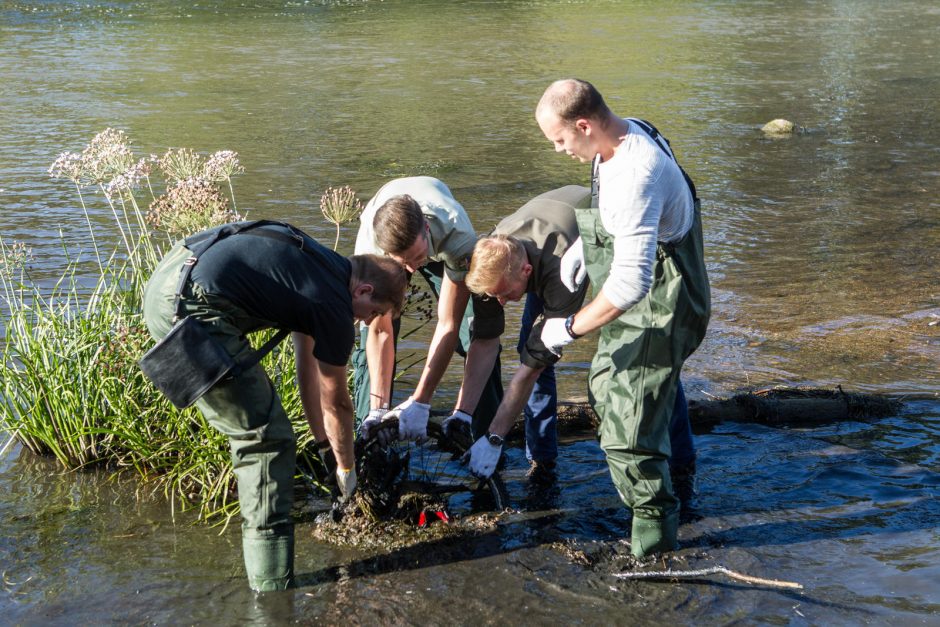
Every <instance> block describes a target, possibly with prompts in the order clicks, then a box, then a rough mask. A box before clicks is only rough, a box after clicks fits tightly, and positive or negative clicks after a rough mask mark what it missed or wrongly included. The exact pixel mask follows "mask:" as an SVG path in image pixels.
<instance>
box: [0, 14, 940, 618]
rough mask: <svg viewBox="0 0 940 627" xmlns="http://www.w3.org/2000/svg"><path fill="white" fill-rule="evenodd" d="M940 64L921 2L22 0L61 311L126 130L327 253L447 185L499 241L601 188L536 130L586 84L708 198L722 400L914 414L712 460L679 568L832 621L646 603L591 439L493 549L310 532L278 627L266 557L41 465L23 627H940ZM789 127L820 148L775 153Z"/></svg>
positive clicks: (711, 604)
mask: <svg viewBox="0 0 940 627" xmlns="http://www.w3.org/2000/svg"><path fill="white" fill-rule="evenodd" d="M938 33H940V8H938V7H937V5H936V4H935V3H932V2H927V1H924V2H919V1H914V0H897V1H895V2H891V3H885V2H877V1H874V0H872V1H865V0H853V1H841V2H840V1H836V0H828V1H826V0H823V1H816V2H809V1H793V2H775V1H769V0H768V1H763V2H748V3H739V2H731V1H726V2H719V1H715V2H678V1H666V2H651V1H650V2H642V1H641V2H613V1H603V0H600V1H593V2H589V1H586V0H585V1H578V0H571V1H567V2H562V1H552V0H542V1H534V0H533V1H525V0H520V1H509V0H507V1H502V2H501V1H497V0H494V1H486V2H485V1H482V0H481V1H477V2H460V3H457V2H448V1H431V0H426V1H425V0H415V1H410V2H409V1H405V0H390V1H386V2H368V1H356V0H348V1H336V2H325V1H323V2H283V1H282V2H275V1H266V0H259V1H256V2H222V1H211V0H210V1H207V2H200V3H198V4H191V3H181V2H168V1H166V0H156V1H154V2H98V1H95V0H92V1H90V2H88V1H83V2H70V1H63V2H10V1H5V0H0V43H2V45H0V233H2V237H3V240H4V242H12V241H22V242H25V243H26V244H27V245H29V246H30V247H31V248H32V252H33V256H34V261H33V268H32V272H33V275H34V276H35V277H37V278H39V279H40V280H52V279H54V278H55V277H57V276H58V274H59V273H60V272H61V271H62V269H63V268H64V264H65V261H64V254H63V248H62V244H63V242H62V240H64V243H65V245H66V246H67V247H68V249H69V250H70V251H71V254H73V255H75V254H79V252H80V251H83V252H82V253H81V254H84V255H85V256H86V258H88V255H90V242H89V238H88V235H87V233H88V229H87V227H86V226H85V223H84V217H83V215H82V212H81V208H80V205H78V203H77V196H76V195H75V193H74V190H73V189H70V188H69V186H68V185H66V184H64V183H63V182H62V181H53V180H50V179H49V178H48V177H47V175H46V169H47V168H48V166H49V165H50V164H51V163H52V161H53V160H54V159H55V157H56V156H57V155H58V153H59V152H61V151H64V150H73V151H80V150H81V149H82V148H83V146H84V145H85V143H87V142H88V141H89V140H90V139H91V137H93V136H94V135H95V134H96V133H97V132H99V131H101V130H103V129H104V128H106V127H109V126H110V127H115V128H120V129H122V130H124V131H125V132H127V134H128V135H129V136H130V137H131V138H132V140H133V141H134V145H135V147H136V148H137V149H138V151H139V152H140V153H141V154H147V153H151V152H152V153H157V154H162V153H163V152H165V151H166V149H167V148H169V147H189V148H193V149H195V150H198V151H200V152H203V153H204V154H205V153H209V152H212V151H215V150H220V149H232V150H236V151H238V152H239V155H240V158H241V161H242V163H243V164H244V165H245V167H246V169H247V172H246V173H245V174H244V175H242V176H240V177H238V178H236V179H235V192H236V198H237V200H238V207H239V209H240V210H242V211H243V212H244V211H246V210H247V211H248V212H249V216H250V217H271V218H280V219H286V220H288V221H291V222H293V223H295V224H297V225H298V226H300V227H302V228H304V229H306V230H308V231H309V232H311V233H312V234H315V235H317V236H321V237H323V238H324V239H325V240H329V241H332V227H329V228H328V225H326V224H325V223H324V221H323V220H322V218H321V217H320V214H319V202H318V201H319V197H320V194H321V193H322V192H323V190H324V189H325V188H326V187H327V186H330V185H333V186H338V185H346V184H348V185H351V186H352V187H353V188H354V189H355V190H356V191H357V192H359V194H360V196H361V197H362V198H363V200H365V199H367V198H368V197H369V196H370V195H371V194H372V193H374V192H375V191H376V190H377V189H378V188H379V187H380V186H381V185H382V184H383V183H384V182H385V181H387V180H388V179H389V178H393V177H397V176H407V175H414V174H429V175H433V176H437V177H439V178H441V179H443V180H444V181H445V182H446V183H448V185H450V186H451V188H452V189H453V190H454V193H455V195H456V196H457V198H458V200H460V201H461V202H462V203H463V204H464V206H465V207H466V208H467V209H468V211H469V212H470V215H471V219H472V220H473V222H474V225H475V227H476V228H477V230H478V231H481V232H482V231H486V230H487V229H488V228H490V227H491V226H493V225H494V224H495V223H496V222H497V221H498V220H499V218H500V217H501V216H503V215H505V214H506V213H508V212H510V211H512V210H514V209H515V208H517V207H519V206H520V205H522V204H523V203H524V202H525V201H526V200H528V199H529V198H531V197H532V196H534V195H536V194H538V193H541V192H543V191H545V190H547V189H550V188H553V187H557V186H560V185H564V184H569V183H581V184H585V183H586V182H587V178H588V176H587V175H588V173H587V170H586V167H585V166H583V165H577V164H575V163H574V162H572V161H570V160H567V159H566V158H564V157H562V156H559V155H556V154H555V153H554V152H553V151H552V150H551V146H550V144H549V143H548V142H547V141H546V140H545V139H544V138H543V137H541V135H540V133H539V130H538V127H537V126H536V124H535V122H534V119H533V108H534V106H535V103H536V101H537V100H538V97H539V96H540V95H541V92H542V90H543V89H544V88H545V86H546V85H547V84H548V83H549V82H550V81H551V80H554V79H556V78H560V77H565V76H572V75H575V76H580V77H583V78H586V79H588V80H591V81H592V82H594V83H595V84H596V85H597V86H598V87H599V88H600V89H601V91H602V92H603V93H604V94H605V96H606V97H607V99H608V102H609V104H610V105H611V107H612V108H613V109H614V110H615V111H617V112H618V113H621V114H622V115H634V116H638V117H643V118H646V119H649V120H651V121H653V122H654V123H655V124H656V125H657V126H659V128H660V129H661V130H662V131H663V133H664V134H665V135H666V136H667V137H669V138H670V139H671V140H672V142H673V147H674V148H675V150H676V153H677V155H678V157H679V159H680V161H681V162H682V163H683V165H684V166H685V168H686V169H687V171H688V172H689V173H690V174H691V175H692V177H693V178H694V179H695V181H696V183H697V185H698V188H699V194H700V196H701V197H702V198H703V214H704V229H705V239H706V255H707V260H708V264H709V271H710V275H711V279H712V286H713V295H714V315H713V321H712V324H711V327H710V329H709V333H708V336H707V338H706V340H705V342H704V344H703V345H702V347H701V348H700V349H699V351H698V352H697V353H696V354H695V355H694V356H693V358H692V359H691V360H690V361H689V363H688V365H687V367H686V370H685V380H686V386H687V388H686V389H687V393H688V394H689V396H690V397H691V398H702V397H706V396H709V395H716V396H725V395H728V394H731V393H733V392H736V391H740V390H747V389H755V388H758V387H762V386H767V385H776V384H782V385H808V386H814V387H834V386H836V385H841V386H843V387H844V388H845V389H847V390H853V391H861V392H868V393H877V394H889V395H897V396H903V397H904V398H906V399H907V401H906V403H905V405H904V409H903V411H902V412H901V413H900V414H899V415H897V416H895V417H891V418H887V419H881V420H877V421H853V422H842V423H839V424H833V425H830V426H823V427H817V428H813V429H797V428H791V429H775V428H768V427H762V426H756V425H746V424H724V425H720V426H718V427H716V428H714V429H713V430H712V431H711V432H710V433H703V434H699V435H698V437H697V444H698V447H699V472H698V477H697V489H698V496H697V498H696V500H695V510H696V514H697V516H695V517H693V518H692V519H690V520H688V521H687V522H686V524H684V525H683V526H682V527H681V529H680V540H681V542H682V549H681V551H679V552H678V553H677V555H676V557H674V558H673V559H674V560H675V562H674V563H672V565H673V566H676V567H677V568H707V567H710V566H716V565H724V566H726V567H728V568H732V569H734V570H737V571H740V572H744V573H747V574H750V575H754V576H758V577H769V578H776V579H783V580H789V581H796V582H800V583H802V584H803V585H804V589H803V590H802V591H781V590H773V589H769V588H766V587H760V586H750V585H748V584H746V583H741V582H735V581H733V580H730V579H728V578H725V577H722V576H720V575H716V576H712V577H710V578H707V579H701V580H698V581H696V582H682V583H664V582H625V581H621V580H618V579H616V578H615V577H613V574H614V573H615V572H617V571H618V570H620V569H621V568H623V567H625V565H627V564H628V560H626V558H625V557H624V555H625V550H624V549H623V546H622V545H621V544H620V543H619V542H618V540H619V538H622V537H623V536H624V534H625V533H628V530H629V521H628V517H627V515H626V514H625V512H624V510H623V508H622V507H621V506H620V505H619V502H618V499H617V496H616V493H615V492H614V490H613V488H612V487H611V485H610V481H609V478H608V476H607V473H606V467H605V464H604V462H603V456H602V454H601V452H600V450H599V449H598V447H597V445H596V443H595V442H594V441H593V440H591V439H587V440H584V439H575V440H573V441H571V442H568V443H567V444H566V445H565V446H564V447H563V450H562V455H561V468H560V480H559V483H558V485H557V486H556V488H555V489H551V490H548V491H545V490H533V489H532V488H531V487H530V486H529V485H528V484H527V483H526V481H525V479H524V477H523V469H524V465H525V464H524V456H523V455H522V452H521V451H520V450H518V449H513V450H511V451H510V455H509V464H508V466H507V471H506V476H507V480H508V485H509V491H510V496H511V497H512V499H513V506H514V510H513V511H514V513H511V514H505V515H504V516H503V517H502V518H501V519H500V522H499V524H498V525H497V526H496V527H495V528H494V529H493V530H491V531H490V532H487V533H484V534H482V535H480V536H478V537H474V538H471V539H467V540H465V541H463V542H461V543H457V544H454V543H449V544H448V543H443V542H441V543H430V544H425V545H419V546H418V547H414V548H411V549H401V550H397V551H393V552H392V553H391V554H386V553H380V552H367V551H355V550H351V549H342V548H338V547H335V546H332V545H329V544H326V543H322V542H317V541H315V540H313V539H312V534H311V533H310V531H309V527H307V528H306V529H305V525H300V526H299V527H298V550H297V553H298V557H297V569H296V570H297V572H298V573H299V581H300V584H301V585H300V587H299V588H298V589H296V590H294V591H291V592H287V593H284V594H274V595H266V596H262V597H255V596H254V595H252V594H251V593H250V592H249V591H248V589H247V586H246V585H245V583H244V579H243V571H242V566H241V563H240V560H241V557H240V550H239V546H240V541H239V534H238V531H237V529H235V526H233V527H232V528H229V529H226V530H225V531H223V532H222V533H220V532H219V530H218V529H211V528H206V527H203V526H199V525H192V524H190V523H191V522H192V521H191V520H190V519H188V518H187V517H186V516H181V515H179V514H178V513H177V515H176V517H175V518H174V516H173V512H172V510H171V508H170V505H169V504H168V503H167V502H166V501H165V500H164V499H162V498H161V496H160V495H151V494H148V492H147V486H146V484H141V483H140V482H139V481H138V480H137V479H135V478H133V477H126V476H115V475H114V474H113V473H109V472H106V471H88V472H73V473H61V472H60V470H59V469H58V468H57V467H56V466H55V465H54V463H53V462H51V461H49V460H44V459H36V458H34V457H33V456H31V455H29V454H28V453H25V452H23V451H21V450H20V449H19V448H18V447H16V446H14V447H11V449H10V450H8V451H7V452H6V453H5V454H4V456H3V457H2V458H0V570H2V588H0V623H13V624H81V623H112V622H120V623H193V624H195V623H257V624H260V623H273V624H276V623H287V622H299V623H313V622H319V621H328V622H339V621H350V622H352V623H375V622H378V621H383V622H390V623H419V622H421V623H424V622H426V623H431V624H440V623H445V622H446V623H451V622H455V623H468V624H469V623H474V624H477V623H487V624H497V623H506V622H510V621H511V622H518V623H531V624H541V623H549V622H551V623H559V622H566V623H575V624H598V623H601V624H634V623H653V622H655V623H662V622H675V623H680V624H690V623H696V624H727V623H745V624H754V623H769V624H857V623H861V622H865V623H892V624H940V587H938V586H937V581H940V549H938V540H940V504H938V501H937V494H938V489H940V420H938V419H940V398H938V395H940V374H938V371H940V369H938V364H940V325H937V324H936V321H937V320H938V319H940V281H938V278H940V272H938V250H940V203H938V201H937V197H938V192H940V109H938V107H937V105H936V99H937V95H938V93H940V71H938V68H940V53H938V50H940V35H938ZM778 117H783V118H787V119H790V120H792V121H793V122H795V123H797V124H798V125H800V126H801V127H802V132H800V133H798V134H795V135H793V136H791V137H787V138H783V139H771V138H768V137H765V136H764V135H763V134H762V133H761V132H760V128H761V126H762V125H763V124H764V123H765V122H767V121H769V120H771V119H774V118H778ZM90 200H91V202H90V203H89V207H90V210H91V211H92V219H93V220H94V221H95V222H96V223H97V224H98V225H99V227H100V228H98V229H97V233H96V234H97V235H98V237H99V240H100V239H101V238H103V239H104V240H106V241H107V240H108V238H111V239H110V241H111V242H112V243H116V241H117V233H112V232H111V230H110V224H111V221H110V214H109V213H108V210H107V208H106V205H104V203H103V202H101V198H100V197H97V198H96V197H92V198H91V199H90ZM354 236H355V228H354V227H349V228H345V229H344V230H343V232H342V239H341V243H340V249H341V250H343V251H344V252H351V248H352V244H353V241H354ZM515 314H516V315H517V314H518V312H515ZM423 342H426V335H425V336H422V335H421V334H418V335H417V336H415V339H413V340H412V341H411V344H410V347H411V348H413V349H417V350H420V349H421V348H422V345H423V344H422V343H423ZM507 344H508V345H509V346H508V347H507V350H510V349H511V343H509V342H507ZM585 344H587V343H585ZM509 354H510V355H511V353H509ZM590 357H591V352H590V346H589V345H582V346H577V345H576V346H575V347H574V349H573V350H571V351H569V354H567V355H566V360H565V361H564V362H563V363H562V364H561V365H560V371H561V373H562V376H561V377H560V381H561V392H562V396H564V397H580V396H583V395H584V394H585V389H584V385H585V376H586V368H587V362H588V361H589V360H590ZM506 361H507V362H508V363H509V364H510V366H511V364H512V359H511V358H510V357H507V359H506ZM415 374H416V373H408V374H406V375H405V377H404V379H405V381H404V383H403V384H402V385H401V386H400V393H402V394H405V393H407V390H408V388H409V384H412V385H413V383H414V377H415ZM458 375H459V371H458V370H457V366H456V364H455V365H454V369H453V370H452V371H451V373H450V375H449V376H448V378H447V380H446V381H445V382H444V386H443V389H442V391H441V393H440V394H438V397H437V399H439V400H437V401H436V402H437V403H438V404H439V405H440V407H439V408H441V409H444V408H446V406H447V403H448V402H450V399H452V397H453V394H454V391H455V386H456V383H455V381H456V377H457V376H458ZM510 375H511V367H509V368H507V370H506V377H507V378H508V377H509V376H510ZM5 440H6V438H4V441H5ZM560 547H561V548H560ZM564 547H567V549H568V550H565V549H564ZM574 552H578V554H580V555H582V556H587V557H586V559H585V560H583V561H584V562H587V564H585V563H580V562H579V561H578V560H575V559H572V555H573V553H574Z"/></svg>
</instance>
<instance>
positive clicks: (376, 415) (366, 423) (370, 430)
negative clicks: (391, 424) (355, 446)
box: [359, 408, 388, 446]
mask: <svg viewBox="0 0 940 627" xmlns="http://www.w3.org/2000/svg"><path fill="white" fill-rule="evenodd" d="M387 413H388V410H387V409H384V408H376V409H371V410H369V413H368V414H366V417H365V419H364V420H363V421H362V424H360V425H359V437H360V438H362V439H363V440H369V439H370V438H371V437H372V436H373V435H374V434H375V432H376V429H377V427H378V426H379V423H381V422H382V418H384V417H385V414H387ZM379 433H381V434H382V436H381V437H383V438H384V436H385V434H386V433H388V430H387V429H383V430H382V431H380V432H379ZM381 444H382V446H385V445H387V444H388V442H381Z"/></svg>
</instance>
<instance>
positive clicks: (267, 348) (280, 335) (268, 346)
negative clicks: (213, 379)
mask: <svg viewBox="0 0 940 627" xmlns="http://www.w3.org/2000/svg"><path fill="white" fill-rule="evenodd" d="M288 333H290V331H288V330H287V329H281V330H280V331H278V332H277V333H276V334H275V335H274V337H272V338H271V339H270V340H268V341H267V342H265V343H264V344H262V345H261V347H260V348H259V349H258V350H256V351H253V352H252V353H251V357H249V358H248V359H245V360H244V361H242V360H238V359H236V360H235V363H236V364H237V365H236V366H235V367H234V368H232V373H231V376H233V377H237V376H238V375H240V374H241V373H243V372H245V371H246V370H248V369H249V368H252V367H254V366H255V365H256V364H257V363H258V362H260V361H261V360H262V359H264V356H265V355H267V354H268V353H270V352H271V351H272V350H274V347H275V346H277V345H278V344H280V343H281V340H283V339H284V338H285V337H287V334H288Z"/></svg>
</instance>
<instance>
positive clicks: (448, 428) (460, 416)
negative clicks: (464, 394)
mask: <svg viewBox="0 0 940 627" xmlns="http://www.w3.org/2000/svg"><path fill="white" fill-rule="evenodd" d="M472 423H473V417H472V416H471V415H470V414H468V413H467V412H464V411H460V410H459V409H455V410H454V413H452V414H451V415H450V416H448V417H447V418H445V419H444V422H442V423H441V429H443V430H444V435H445V436H446V437H448V438H453V437H454V433H457V432H458V431H459V430H461V429H466V431H467V433H470V425H471V424H472Z"/></svg>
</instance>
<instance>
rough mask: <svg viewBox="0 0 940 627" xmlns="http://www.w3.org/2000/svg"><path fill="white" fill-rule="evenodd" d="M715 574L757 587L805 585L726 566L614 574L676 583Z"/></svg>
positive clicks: (629, 577) (793, 587)
mask: <svg viewBox="0 0 940 627" xmlns="http://www.w3.org/2000/svg"><path fill="white" fill-rule="evenodd" d="M715 574H724V575H728V576H729V577H731V578H732V579H737V580H738V581H744V582H747V583H751V584H754V585H756V586H769V587H771V588H790V589H793V590H802V589H803V584H799V583H796V582H794V581H781V580H779V579H762V578H761V577H752V576H751V575H744V574H741V573H738V572H735V571H733V570H731V569H728V568H725V567H724V566H713V567H711V568H702V569H700V570H651V571H634V572H628V573H614V577H617V578H618V579H671V580H674V581H676V580H688V579H698V578H699V577H706V576H708V575H715Z"/></svg>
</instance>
